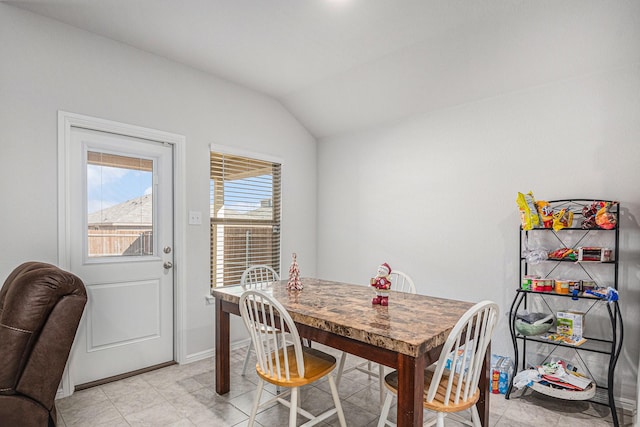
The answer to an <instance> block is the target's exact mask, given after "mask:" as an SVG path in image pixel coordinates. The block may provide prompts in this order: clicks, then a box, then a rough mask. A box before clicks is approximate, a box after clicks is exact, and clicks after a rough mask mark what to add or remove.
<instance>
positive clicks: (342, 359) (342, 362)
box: [336, 351, 347, 387]
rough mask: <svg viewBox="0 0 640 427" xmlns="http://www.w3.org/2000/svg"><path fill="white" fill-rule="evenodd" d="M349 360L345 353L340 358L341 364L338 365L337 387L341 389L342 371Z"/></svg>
mask: <svg viewBox="0 0 640 427" xmlns="http://www.w3.org/2000/svg"><path fill="white" fill-rule="evenodd" d="M346 360H347V352H346V351H343V352H342V355H341V356H340V363H338V373H337V374H336V387H340V380H341V379H342V371H343V370H344V362H345V361H346Z"/></svg>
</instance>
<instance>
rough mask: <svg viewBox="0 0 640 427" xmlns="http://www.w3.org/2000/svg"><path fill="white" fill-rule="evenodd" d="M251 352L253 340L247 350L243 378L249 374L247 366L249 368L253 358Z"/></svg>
mask: <svg viewBox="0 0 640 427" xmlns="http://www.w3.org/2000/svg"><path fill="white" fill-rule="evenodd" d="M251 350H253V340H252V341H251V342H250V343H249V348H247V355H246V356H244V364H243V365H242V376H243V377H244V375H245V374H246V373H247V366H249V357H251Z"/></svg>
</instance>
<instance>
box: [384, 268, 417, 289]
mask: <svg viewBox="0 0 640 427" xmlns="http://www.w3.org/2000/svg"><path fill="white" fill-rule="evenodd" d="M389 280H390V281H391V290H393V291H398V292H407V293H410V294H415V293H416V285H415V284H414V283H413V280H412V279H411V277H409V275H408V274H407V273H403V272H402V271H397V270H394V271H393V272H392V273H391V274H389Z"/></svg>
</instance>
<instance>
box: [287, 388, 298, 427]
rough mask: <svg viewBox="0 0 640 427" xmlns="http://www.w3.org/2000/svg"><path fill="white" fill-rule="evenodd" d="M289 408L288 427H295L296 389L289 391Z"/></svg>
mask: <svg viewBox="0 0 640 427" xmlns="http://www.w3.org/2000/svg"><path fill="white" fill-rule="evenodd" d="M290 404H291V405H290V407H289V427H296V418H297V417H298V387H294V388H292V389H291V400H290Z"/></svg>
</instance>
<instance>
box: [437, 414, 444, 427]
mask: <svg viewBox="0 0 640 427" xmlns="http://www.w3.org/2000/svg"><path fill="white" fill-rule="evenodd" d="M436 426H437V427H444V412H438V423H437V424H436Z"/></svg>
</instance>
